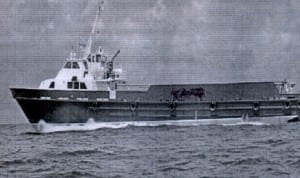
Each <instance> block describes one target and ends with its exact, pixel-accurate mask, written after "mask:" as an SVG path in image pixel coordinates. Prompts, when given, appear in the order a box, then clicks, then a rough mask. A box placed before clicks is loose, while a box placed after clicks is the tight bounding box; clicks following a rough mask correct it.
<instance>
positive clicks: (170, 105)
mask: <svg viewBox="0 0 300 178" xmlns="http://www.w3.org/2000/svg"><path fill="white" fill-rule="evenodd" d="M169 107H170V109H171V111H175V110H176V107H177V105H176V103H175V102H171V103H170V104H169Z"/></svg>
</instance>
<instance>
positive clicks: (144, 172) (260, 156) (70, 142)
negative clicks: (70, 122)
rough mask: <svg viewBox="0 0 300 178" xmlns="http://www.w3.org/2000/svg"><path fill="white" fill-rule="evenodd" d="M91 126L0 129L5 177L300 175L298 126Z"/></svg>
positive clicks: (0, 174) (1, 165)
mask: <svg viewBox="0 0 300 178" xmlns="http://www.w3.org/2000/svg"><path fill="white" fill-rule="evenodd" d="M92 124H93V123H90V125H89V126H87V128H86V129H77V131H72V129H68V127H65V128H63V129H58V130H55V129H52V131H51V128H50V130H49V128H48V132H47V133H35V131H34V130H33V129H32V127H31V126H30V125H29V124H22V125H21V124H20V125H0V177H299V176H300V123H289V124H283V125H269V124H262V123H261V124H258V123H254V124H249V123H246V124H227V125H226V124H225V125H222V124H220V125H187V124H186V125H183V126H178V125H156V126H154V125H152V126H145V125H135V126H132V125H120V126H119V127H114V126H109V125H108V126H106V127H104V126H103V127H94V128H92V127H91V125H92ZM73 130H74V129H73Z"/></svg>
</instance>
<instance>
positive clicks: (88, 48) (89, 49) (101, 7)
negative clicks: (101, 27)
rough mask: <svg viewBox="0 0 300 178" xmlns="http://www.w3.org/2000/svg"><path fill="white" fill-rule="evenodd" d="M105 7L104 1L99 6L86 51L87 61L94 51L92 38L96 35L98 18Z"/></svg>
mask: <svg viewBox="0 0 300 178" xmlns="http://www.w3.org/2000/svg"><path fill="white" fill-rule="evenodd" d="M103 5H104V1H102V2H101V3H100V4H99V5H98V11H97V14H96V17H95V20H94V23H93V28H92V31H91V33H90V36H89V39H88V41H87V44H86V47H85V50H84V54H83V59H86V58H87V57H88V55H89V54H90V53H91V49H92V38H93V36H94V35H95V30H96V25H97V21H98V17H99V16H100V13H101V11H103Z"/></svg>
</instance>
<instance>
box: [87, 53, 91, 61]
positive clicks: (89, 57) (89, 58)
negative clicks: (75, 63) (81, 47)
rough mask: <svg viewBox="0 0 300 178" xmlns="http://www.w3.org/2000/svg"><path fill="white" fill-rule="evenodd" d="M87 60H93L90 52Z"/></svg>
mask: <svg viewBox="0 0 300 178" xmlns="http://www.w3.org/2000/svg"><path fill="white" fill-rule="evenodd" d="M87 60H88V61H89V62H91V55H90V54H89V56H88V58H87Z"/></svg>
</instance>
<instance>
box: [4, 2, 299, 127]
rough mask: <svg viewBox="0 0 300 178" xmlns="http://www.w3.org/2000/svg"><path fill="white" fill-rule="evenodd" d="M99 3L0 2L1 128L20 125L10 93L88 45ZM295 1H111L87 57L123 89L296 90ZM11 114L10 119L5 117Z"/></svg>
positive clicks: (34, 84) (32, 83)
mask: <svg viewBox="0 0 300 178" xmlns="http://www.w3.org/2000/svg"><path fill="white" fill-rule="evenodd" d="M98 2H99V1H98V0H94V1H82V0H0V60H1V64H0V72H1V76H0V82H1V86H0V92H1V94H0V97H1V102H2V103H1V104H0V106H1V114H0V119H2V118H3V119H13V120H14V121H15V122H18V121H19V120H21V119H20V118H22V119H23V120H24V118H23V115H22V114H21V112H20V111H19V110H18V112H12V111H15V110H16V108H18V106H17V105H16V103H15V102H13V100H12V99H9V98H10V97H11V96H10V95H9V93H8V86H27V87H37V86H38V85H39V83H40V81H41V80H44V79H46V78H51V77H54V76H55V75H56V73H57V71H58V70H59V68H60V67H61V66H62V64H63V62H64V60H65V58H66V57H68V55H69V52H70V50H71V49H72V46H73V47H74V49H75V50H76V51H77V52H79V48H78V43H79V42H80V41H81V42H82V41H85V40H86V39H87V38H88V34H89V32H90V30H91V27H92V22H93V19H94V15H95V14H96V11H97V4H98ZM299 17H300V1H298V0H285V1H282V0H226V1H224V0H198V1H197V0H190V1H188V0H147V1H145V0H110V1H106V2H105V5H104V11H103V13H102V16H101V19H100V21H99V23H98V26H97V32H98V33H97V36H96V38H95V40H94V41H95V43H94V44H95V45H94V48H95V49H96V46H97V45H101V46H102V47H103V48H104V49H105V51H106V53H107V55H108V56H112V55H113V53H114V52H115V51H117V50H118V49H120V50H121V54H120V56H119V57H118V58H117V61H116V62H117V65H119V66H122V67H123V68H124V70H126V71H127V74H128V75H127V78H128V81H129V83H147V84H148V83H170V82H171V83H199V82H203V83H209V82H236V81H270V80H272V81H273V80H275V81H280V80H283V79H284V78H288V79H290V80H292V81H295V82H297V83H298V85H299V86H298V88H297V89H298V90H299V89H300V78H299V77H298V76H299V73H300V60H299V59H298V56H300V54H299V53H300V43H299V37H300V33H299V31H300V18H299ZM11 113H14V114H11Z"/></svg>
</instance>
